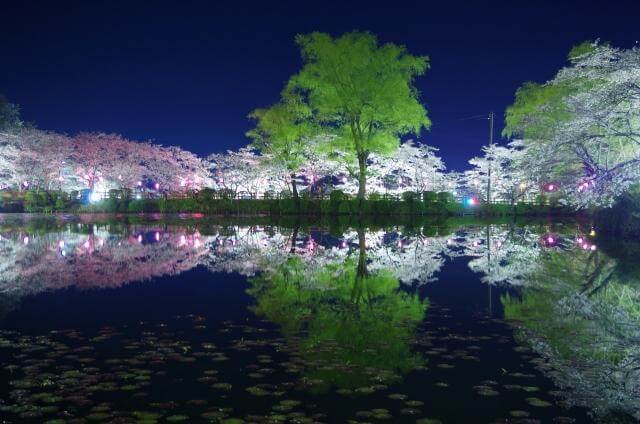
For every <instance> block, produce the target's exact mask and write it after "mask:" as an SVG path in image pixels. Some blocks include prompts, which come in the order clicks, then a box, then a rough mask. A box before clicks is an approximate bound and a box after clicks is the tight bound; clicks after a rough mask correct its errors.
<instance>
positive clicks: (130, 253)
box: [0, 229, 205, 294]
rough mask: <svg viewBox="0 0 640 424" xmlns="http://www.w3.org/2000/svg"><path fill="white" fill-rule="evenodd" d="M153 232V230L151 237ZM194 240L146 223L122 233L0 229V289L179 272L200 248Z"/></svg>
mask: <svg viewBox="0 0 640 424" xmlns="http://www.w3.org/2000/svg"><path fill="white" fill-rule="evenodd" d="M154 234H159V237H158V239H157V240H155V237H154ZM27 239H28V243H25V242H24V240H27ZM198 240H199V238H198V237H196V236H195V235H193V234H185V233H183V232H160V231H159V230H155V231H153V230H151V229H148V230H147V232H145V233H140V232H137V233H135V234H127V235H126V236H123V235H117V234H108V233H104V232H98V233H93V234H89V235H84V234H79V233H73V232H70V231H65V232H50V233H47V234H44V235H30V236H25V235H24V234H20V233H9V234H2V238H1V239H0V252H1V253H2V261H0V270H1V271H2V272H1V273H0V292H2V293H3V294H7V293H11V292H20V293H24V294H28V293H37V292H40V291H44V290H52V289H60V288H65V287H71V286H73V287H78V288H105V287H119V286H121V285H123V284H127V283H130V282H135V281H144V280H148V279H151V278H154V277H159V276H162V275H175V274H179V273H181V272H184V271H186V270H189V269H191V268H193V267H194V266H196V265H198V263H199V261H200V259H201V257H202V255H203V254H204V252H205V248H204V244H201V245H200V246H198ZM181 241H184V243H181Z"/></svg>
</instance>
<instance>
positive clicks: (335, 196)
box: [329, 190, 347, 202]
mask: <svg viewBox="0 0 640 424" xmlns="http://www.w3.org/2000/svg"><path fill="white" fill-rule="evenodd" d="M346 198H347V195H346V194H344V192H343V191H342V190H333V191H332V192H331V193H329V199H330V200H331V202H339V201H341V200H344V199H346Z"/></svg>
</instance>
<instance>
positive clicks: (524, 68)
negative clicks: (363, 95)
mask: <svg viewBox="0 0 640 424" xmlns="http://www.w3.org/2000/svg"><path fill="white" fill-rule="evenodd" d="M638 3H640V2H637V1H635V2H634V1H598V2H588V1H561V0H556V1H537V2H536V1H519V0H511V1H505V2H498V1H478V2H460V1H453V0H450V1H446V0H443V1H437V2H436V1H433V2H431V1H426V0H425V1H420V2H415V3H410V2H406V3H405V2H401V1H387V2H384V3H380V5H376V4H375V3H374V2H373V1H368V2H352V1H348V0H342V1H340V2H335V3H334V2H328V1H320V0H315V1H303V0H299V1H297V2H285V1H270V2H269V1H262V2H257V3H255V4H252V3H251V2H248V1H228V0H227V1H221V2H216V1H213V0H212V1H208V2H191V1H175V2H158V1H144V2H143V1H140V2H136V1H104V2H93V1H78V2H66V1H49V2H42V1H27V0H3V1H2V4H1V6H0V93H4V94H5V95H6V96H7V97H8V98H9V99H10V100H11V101H12V102H14V103H18V104H20V105H21V106H22V110H23V115H24V117H25V118H26V119H27V120H31V121H34V122H35V123H36V124H37V125H38V126H39V127H40V128H43V129H52V130H57V131H61V132H66V133H76V132H78V131H104V132H117V133H122V134H123V135H125V136H126V137H129V138H133V139H153V140H155V141H156V142H159V143H162V144H176V145H180V146H182V147H185V148H188V149H191V150H193V151H195V152H197V153H199V154H202V155H205V154H208V153H211V152H217V151H222V150H225V149H229V148H237V147H240V146H241V145H244V144H246V143H247V140H246V138H245V136H244V133H245V131H246V130H248V129H249V128H250V125H251V123H250V122H249V121H248V120H247V118H246V115H247V113H248V112H250V111H251V110H252V109H254V108H256V107H261V106H267V105H269V104H271V103H274V102H276V101H277V100H278V96H279V92H280V90H281V88H282V87H283V85H284V83H285V82H286V80H287V79H288V77H289V76H290V75H291V74H293V73H294V72H296V71H297V70H298V69H299V68H300V64H301V61H300V56H299V53H298V50H297V48H296V46H295V44H294V42H293V37H294V35H295V34H297V33H307V32H311V31H314V30H318V31H325V32H330V33H332V34H335V35H337V34H340V33H343V32H346V31H351V30H354V29H359V30H368V31H371V32H373V33H375V34H377V35H378V36H379V38H380V40H381V41H383V42H387V41H390V42H394V43H401V44H405V45H406V46H407V48H408V49H409V51H410V52H411V53H413V54H417V55H428V56H430V59H431V70H429V72H428V73H427V75H426V76H424V77H422V78H421V79H420V80H419V81H418V87H419V89H420V90H421V92H422V100H423V102H424V104H425V105H426V107H427V109H428V111H429V115H430V117H431V119H432V121H433V127H432V129H431V131H429V132H427V133H425V134H423V135H422V137H421V140H422V141H424V142H426V143H428V144H430V145H433V146H436V147H438V148H440V153H441V155H442V156H443V157H444V159H445V161H446V163H447V165H448V166H449V168H451V169H458V170H461V169H463V168H464V167H465V165H466V161H467V160H468V159H469V158H470V157H472V156H474V155H476V154H477V153H478V149H479V147H480V146H481V145H482V144H485V143H486V142H487V138H488V129H487V122H486V121H484V120H473V119H471V120H465V119H463V118H467V117H469V116H474V115H478V114H485V113H488V112H489V111H490V110H493V111H495V112H496V114H497V115H498V118H499V119H498V122H497V123H496V126H497V133H498V134H499V131H500V130H501V128H502V122H501V118H502V115H503V112H504V108H505V106H507V105H508V104H509V103H511V101H512V99H513V93H514V91H515V90H516V88H517V87H518V86H519V85H520V84H521V83H522V82H524V81H527V80H535V81H544V80H546V79H549V78H551V77H552V76H553V74H554V73H555V71H556V70H557V69H558V68H559V67H560V66H562V65H563V64H564V63H565V58H566V55H567V52H568V51H569V49H570V48H571V46H572V45H574V44H576V43H578V42H580V41H583V40H585V39H594V38H601V39H602V40H608V41H611V42H612V43H613V44H614V45H617V46H621V47H632V46H633V45H634V44H635V43H636V40H640V25H639V23H638V22H639V21H638V16H640V5H639V4H638Z"/></svg>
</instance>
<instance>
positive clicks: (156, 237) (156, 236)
mask: <svg viewBox="0 0 640 424" xmlns="http://www.w3.org/2000/svg"><path fill="white" fill-rule="evenodd" d="M155 239H156V241H160V233H158V232H156V235H155Z"/></svg>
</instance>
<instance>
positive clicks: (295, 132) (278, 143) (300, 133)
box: [247, 102, 312, 201]
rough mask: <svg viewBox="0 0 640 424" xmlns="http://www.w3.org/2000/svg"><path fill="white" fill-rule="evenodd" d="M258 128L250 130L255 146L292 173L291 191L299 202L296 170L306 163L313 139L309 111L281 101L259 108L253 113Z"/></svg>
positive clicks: (251, 115)
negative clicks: (308, 118)
mask: <svg viewBox="0 0 640 424" xmlns="http://www.w3.org/2000/svg"><path fill="white" fill-rule="evenodd" d="M249 117H250V118H252V119H254V120H255V121H256V127H255V128H254V129H252V130H251V131H249V132H247V136H248V137H249V138H250V139H251V140H252V144H253V146H254V147H255V148H256V149H258V150H259V151H260V152H261V153H262V154H265V155H268V157H269V158H270V160H272V161H274V162H275V163H277V164H278V165H281V166H283V167H284V168H285V169H286V170H287V172H288V173H289V180H290V184H291V193H292V194H293V198H294V199H296V201H297V200H298V199H299V197H298V188H297V184H296V172H297V171H298V170H299V169H300V167H301V166H302V165H303V164H304V163H305V161H306V159H307V156H308V155H307V153H308V152H310V149H311V144H312V142H311V141H310V140H309V138H308V135H309V124H308V123H307V122H306V121H305V120H304V119H303V118H304V117H305V113H304V112H303V111H302V110H301V108H296V107H295V105H294V104H293V103H292V102H289V103H279V104H276V105H273V106H271V107H270V108H268V109H256V110H254V111H253V112H251V114H250V115H249Z"/></svg>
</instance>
